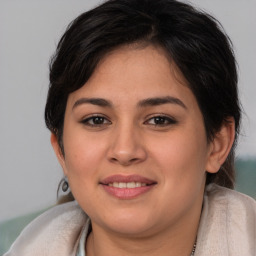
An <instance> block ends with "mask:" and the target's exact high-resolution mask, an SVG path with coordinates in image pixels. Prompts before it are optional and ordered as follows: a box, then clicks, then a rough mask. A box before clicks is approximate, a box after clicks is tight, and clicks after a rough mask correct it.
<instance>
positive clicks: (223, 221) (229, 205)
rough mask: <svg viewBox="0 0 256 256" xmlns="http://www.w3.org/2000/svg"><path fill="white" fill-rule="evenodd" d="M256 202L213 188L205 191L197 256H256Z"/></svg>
mask: <svg viewBox="0 0 256 256" xmlns="http://www.w3.org/2000/svg"><path fill="white" fill-rule="evenodd" d="M255 250H256V201H255V200H254V199H253V198H251V197H249V196H247V195H244V194H242V193H239V192H237V191H234V190H231V189H227V188H224V187H220V186H218V185H215V184H210V185H209V186H207V187H206V189H205V196H204V205H203V211H202V215H201V220H200V226H199V231H198V251H199V252H200V253H199V254H196V255H204V256H205V255H211V256H214V255H216V256H217V255H218V256H221V255H223V256H224V255H232V256H236V255H248V256H253V255H255Z"/></svg>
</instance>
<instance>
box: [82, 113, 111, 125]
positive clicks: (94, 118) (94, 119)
mask: <svg viewBox="0 0 256 256" xmlns="http://www.w3.org/2000/svg"><path fill="white" fill-rule="evenodd" d="M97 120H98V121H101V122H102V121H103V122H102V123H97V122H98V121H97ZM106 121H107V122H106ZM90 122H93V123H90ZM81 123H82V124H84V125H87V126H91V127H101V126H103V125H109V124H111V122H110V121H109V120H108V119H107V118H106V117H104V116H101V115H94V116H90V117H87V118H85V119H83V120H82V121H81Z"/></svg>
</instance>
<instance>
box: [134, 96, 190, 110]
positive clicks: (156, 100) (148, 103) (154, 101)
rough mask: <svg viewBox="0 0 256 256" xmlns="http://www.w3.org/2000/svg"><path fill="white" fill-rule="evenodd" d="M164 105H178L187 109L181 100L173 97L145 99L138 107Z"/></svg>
mask: <svg viewBox="0 0 256 256" xmlns="http://www.w3.org/2000/svg"><path fill="white" fill-rule="evenodd" d="M163 104H177V105H179V106H181V107H183V108H184V109H187V107H186V105H185V104H184V103H183V102H182V101H181V100H180V99H178V98H175V97H171V96H165V97H155V98H148V99H144V100H142V101H140V102H139V103H138V106H139V107H147V106H159V105H163Z"/></svg>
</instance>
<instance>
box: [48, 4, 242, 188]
mask: <svg viewBox="0 0 256 256" xmlns="http://www.w3.org/2000/svg"><path fill="white" fill-rule="evenodd" d="M133 43H147V44H148V43H149V44H155V45H158V46H161V47H162V48H163V49H164V50H165V51H166V53H167V55H169V57H170V59H172V60H173V61H174V62H175V64H176V65H177V67H178V68H179V69H180V71H181V73H182V74H183V76H184V77H185V78H186V80H187V81H188V86H189V88H190V89H191V90H192V92H193V94H194V95H195V97H196V99H197V102H198V105H199V107H200V109H201V112H202V115H203V118H204V125H205V129H206V133H207V138H208V140H209V141H211V140H212V139H213V138H214V135H215V134H216V132H218V131H219V129H220V128H221V126H222V125H223V123H224V122H228V119H229V118H230V117H232V118H234V120H235V130H236V139H237V136H238V133H239V124H240V103H239V99H238V91H237V70H236V61H235V58H234V54H233V51H232V46H231V42H230V40H229V38H228V36H227V35H226V34H225V32H224V31H223V29H222V27H221V25H220V24H219V23H218V21H216V20H215V19H214V18H213V17H212V16H210V15H208V14H206V13H204V12H201V11H198V10H196V9H194V8H193V7H192V6H190V5H188V4H185V3H181V2H178V1H175V0H157V1H156V0H110V1H107V2H105V3H103V4H102V5H100V6H98V7H96V8H94V9H92V10H90V11H88V12H85V13H83V14H82V15H80V16H79V17H78V18H76V19H75V20H74V21H73V22H72V23H71V24H70V25H69V26H68V28H67V30H66V32H65V33H64V35H63V36H62V38H61V40H60V42H59V44H58V46H57V50H56V53H55V55H54V56H53V58H52V60H51V64H50V86H49V92H48V98H47V103H46V108H45V122H46V125H47V127H48V128H49V129H50V131H51V132H53V133H55V134H56V135H57V138H58V142H59V145H60V147H61V149H62V152H63V154H64V145H63V141H62V133H63V122H64V115H65V109H66V103H67V99H68V96H69V94H70V93H72V92H74V91H76V90H78V89H79V88H81V87H82V86H83V85H84V84H85V83H86V81H87V80H88V79H89V78H90V76H91V75H92V73H93V72H94V70H95V67H96V66H97V64H98V63H99V61H100V60H101V59H102V58H103V57H104V56H105V55H106V54H107V53H109V52H110V51H112V50H113V49H115V48H118V47H120V46H122V45H127V44H133ZM235 144H236V143H234V145H233V147H232V149H231V152H230V153H229V156H228V158H227V159H226V161H225V163H224V164H223V165H222V166H221V168H220V171H219V172H218V173H216V174H207V182H206V183H207V184H208V183H211V182H214V183H217V184H219V185H221V186H225V187H228V188H233V186H234V148H235Z"/></svg>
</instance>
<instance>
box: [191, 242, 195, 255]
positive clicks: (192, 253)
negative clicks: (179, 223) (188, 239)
mask: <svg viewBox="0 0 256 256" xmlns="http://www.w3.org/2000/svg"><path fill="white" fill-rule="evenodd" d="M195 251H196V242H195V243H194V245H193V249H192V252H191V254H190V256H193V255H194V254H195Z"/></svg>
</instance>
